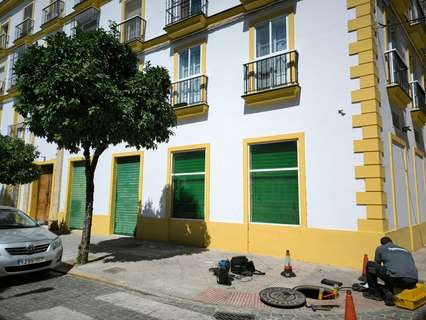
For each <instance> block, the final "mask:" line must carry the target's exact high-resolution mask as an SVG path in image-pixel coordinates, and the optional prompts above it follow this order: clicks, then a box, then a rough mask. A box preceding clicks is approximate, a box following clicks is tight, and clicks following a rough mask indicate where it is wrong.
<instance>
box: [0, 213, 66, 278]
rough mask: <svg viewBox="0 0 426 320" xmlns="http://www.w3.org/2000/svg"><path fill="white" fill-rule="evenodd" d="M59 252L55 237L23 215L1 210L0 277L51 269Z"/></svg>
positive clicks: (58, 239) (57, 258) (58, 240)
mask: <svg viewBox="0 0 426 320" xmlns="http://www.w3.org/2000/svg"><path fill="white" fill-rule="evenodd" d="M62 251H63V249H62V242H61V239H60V238H59V237H58V236H57V235H55V234H53V233H52V232H50V231H48V230H47V229H46V228H45V227H41V226H40V225H39V224H38V223H37V222H36V221H34V220H33V219H31V218H30V217H29V216H27V215H26V214H25V213H24V212H22V211H20V210H18V209H16V208H12V207H6V206H0V277H2V276H7V275H13V274H20V273H27V272H33V271H39V270H44V269H50V268H54V267H55V266H57V265H58V264H59V263H60V262H61V259H62Z"/></svg>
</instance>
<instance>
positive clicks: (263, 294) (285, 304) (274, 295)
mask: <svg viewBox="0 0 426 320" xmlns="http://www.w3.org/2000/svg"><path fill="white" fill-rule="evenodd" d="M259 296H260V300H261V301H262V302H263V303H264V304H267V305H270V306H272V307H277V308H299V307H302V306H304V305H305V303H306V297H305V295H304V294H303V293H301V292H299V291H296V290H293V289H290V288H281V287H273V288H266V289H263V290H262V291H260V293H259Z"/></svg>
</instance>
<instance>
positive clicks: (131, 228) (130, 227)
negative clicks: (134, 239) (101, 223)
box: [114, 156, 140, 236]
mask: <svg viewBox="0 0 426 320" xmlns="http://www.w3.org/2000/svg"><path fill="white" fill-rule="evenodd" d="M139 174H140V157H139V156H135V157H119V158H118V159H117V167H116V177H115V215H114V233H115V234H121V235H128V236H133V235H134V234H135V228H136V223H137V216H138V208H139V207H138V201H139Z"/></svg>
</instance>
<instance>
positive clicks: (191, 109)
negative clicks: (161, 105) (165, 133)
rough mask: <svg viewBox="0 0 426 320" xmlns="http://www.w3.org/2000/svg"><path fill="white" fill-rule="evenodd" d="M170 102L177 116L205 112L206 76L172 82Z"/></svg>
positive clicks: (206, 105)
mask: <svg viewBox="0 0 426 320" xmlns="http://www.w3.org/2000/svg"><path fill="white" fill-rule="evenodd" d="M171 104H172V106H173V108H174V109H175V112H176V116H177V117H178V118H187V117H193V116H198V115H202V114H205V113H207V111H208V109H209V106H208V104H207V76H197V77H193V78H189V79H185V80H181V81H178V82H175V83H172V95H171Z"/></svg>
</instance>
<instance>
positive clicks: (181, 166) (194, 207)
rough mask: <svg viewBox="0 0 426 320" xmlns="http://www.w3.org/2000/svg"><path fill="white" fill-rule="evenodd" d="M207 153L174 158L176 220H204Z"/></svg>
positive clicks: (173, 179) (181, 154)
mask: <svg viewBox="0 0 426 320" xmlns="http://www.w3.org/2000/svg"><path fill="white" fill-rule="evenodd" d="M204 170H205V152H204V150H203V151H191V152H182V153H176V154H174V156H173V174H172V188H173V212H172V216H173V217H174V218H184V219H204V192H205V172H204Z"/></svg>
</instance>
